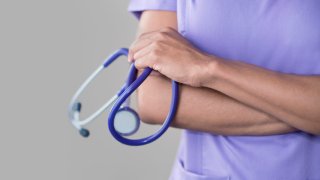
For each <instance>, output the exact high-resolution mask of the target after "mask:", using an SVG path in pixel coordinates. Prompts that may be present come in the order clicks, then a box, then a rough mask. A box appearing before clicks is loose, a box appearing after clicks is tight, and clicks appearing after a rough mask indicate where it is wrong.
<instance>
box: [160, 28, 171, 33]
mask: <svg viewBox="0 0 320 180" xmlns="http://www.w3.org/2000/svg"><path fill="white" fill-rule="evenodd" d="M171 31H172V28H171V27H169V26H167V27H164V28H162V29H161V32H165V33H169V32H171Z"/></svg>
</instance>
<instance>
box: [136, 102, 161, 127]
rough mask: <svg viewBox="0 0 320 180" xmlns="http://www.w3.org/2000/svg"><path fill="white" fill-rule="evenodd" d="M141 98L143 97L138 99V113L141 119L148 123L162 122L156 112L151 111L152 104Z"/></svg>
mask: <svg viewBox="0 0 320 180" xmlns="http://www.w3.org/2000/svg"><path fill="white" fill-rule="evenodd" d="M141 99H142V98H139V100H138V114H139V118H140V120H141V121H142V122H144V123H146V124H160V122H158V120H157V117H156V114H154V113H153V112H152V111H150V105H148V103H147V102H144V101H142V100H141Z"/></svg>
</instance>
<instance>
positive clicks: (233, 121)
mask: <svg viewBox="0 0 320 180" xmlns="http://www.w3.org/2000/svg"><path fill="white" fill-rule="evenodd" d="M163 27H171V28H174V29H176V28H177V22H176V14H175V13H174V12H166V11H146V12H144V13H143V15H142V16H141V19H140V24H139V30H138V36H140V35H141V34H144V33H146V32H153V31H157V30H159V29H161V28H163ZM147 43H148V42H147V41H144V42H141V41H140V43H139V45H137V43H136V42H135V43H133V46H132V47H131V48H130V55H131V56H133V52H132V50H134V49H137V48H139V47H142V46H146V45H147ZM137 46H139V47H137ZM129 58H130V57H129ZM131 58H132V57H131ZM170 98H171V83H170V80H169V79H168V78H166V77H165V76H162V75H159V74H158V75H152V76H150V77H148V79H147V80H146V81H145V83H143V84H142V85H141V87H140V88H139V89H138V104H139V113H140V115H141V117H142V120H143V121H144V122H147V123H151V124H161V123H162V122H163V120H164V119H165V117H166V114H167V112H168V110H169V105H170V100H171V99H170ZM173 126H175V127H179V128H184V129H192V130H199V131H205V132H211V133H216V134H224V135H270V134H281V133H288V132H292V131H295V130H296V129H295V128H293V127H292V126H290V125H288V124H287V123H285V122H282V121H279V120H278V119H276V118H274V117H272V116H270V115H268V114H267V113H264V112H262V111H260V110H257V109H255V108H253V107H249V106H247V105H245V104H243V103H241V102H239V101H237V100H235V99H233V98H230V97H228V96H227V95H225V94H222V93H220V92H218V91H215V90H213V89H209V88H203V87H192V86H189V85H184V84H181V85H180V102H179V107H178V112H177V114H176V117H175V120H174V122H173Z"/></svg>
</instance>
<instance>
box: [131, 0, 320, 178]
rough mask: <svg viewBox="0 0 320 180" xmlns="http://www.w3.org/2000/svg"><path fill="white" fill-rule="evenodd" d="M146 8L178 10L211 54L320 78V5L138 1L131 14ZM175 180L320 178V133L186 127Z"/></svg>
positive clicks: (181, 24)
mask: <svg viewBox="0 0 320 180" xmlns="http://www.w3.org/2000/svg"><path fill="white" fill-rule="evenodd" d="M144 10H168V11H176V12H177V14H178V28H179V32H180V33H181V34H182V35H183V36H184V37H185V38H186V39H188V40H189V41H191V42H192V43H193V44H194V45H195V46H197V47H198V48H200V49H201V50H202V51H205V52H207V53H210V54H213V55H218V56H220V57H223V58H226V59H229V60H241V61H243V62H246V63H250V64H254V65H257V66H260V67H263V68H266V69H270V70H273V71H278V72H283V73H292V74H300V75H319V74H320V1H319V0H290V1H283V0H282V1H281V0H241V1H240V0H131V2H130V5H129V11H131V12H133V13H134V14H135V15H136V16H137V17H139V16H140V14H141V12H142V11H144ZM319 93H320V92H319ZM319 110H320V108H319ZM212 116H214V114H213V115H212ZM170 179H171V180H226V179H232V180H307V179H308V180H316V179H317V180H319V179H320V136H314V135H311V134H308V133H304V132H295V133H289V134H283V135H272V136H222V135H218V134H210V133H203V132H196V131H190V130H184V132H183V134H182V139H181V144H180V147H179V151H178V155H177V159H176V161H175V164H174V166H173V170H172V173H171V176H170Z"/></svg>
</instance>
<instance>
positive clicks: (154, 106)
mask: <svg viewBox="0 0 320 180" xmlns="http://www.w3.org/2000/svg"><path fill="white" fill-rule="evenodd" d="M151 90H152V89H148V88H145V87H141V89H139V90H138V98H137V99H138V103H137V109H138V111H137V112H138V114H139V118H140V120H141V121H142V122H144V123H146V124H162V123H163V122H164V120H165V117H166V114H165V112H166V103H165V102H163V99H165V98H163V97H164V95H163V94H162V93H157V94H154V93H153V92H154V91H151Z"/></svg>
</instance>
